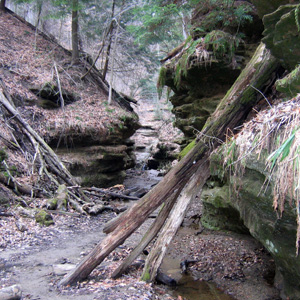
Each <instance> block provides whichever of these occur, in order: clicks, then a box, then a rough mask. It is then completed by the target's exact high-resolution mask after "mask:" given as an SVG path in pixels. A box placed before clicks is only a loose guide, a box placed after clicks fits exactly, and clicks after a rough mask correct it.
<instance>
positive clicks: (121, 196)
mask: <svg viewBox="0 0 300 300" xmlns="http://www.w3.org/2000/svg"><path fill="white" fill-rule="evenodd" d="M84 190H85V191H95V192H98V193H101V194H105V195H109V196H112V197H115V198H121V199H125V200H139V199H140V198H138V197H133V196H128V195H124V194H119V193H115V192H111V191H107V190H104V189H100V188H96V187H91V188H84ZM90 195H94V196H98V197H99V195H97V194H91V193H90Z"/></svg>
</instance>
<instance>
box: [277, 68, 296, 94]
mask: <svg viewBox="0 0 300 300" xmlns="http://www.w3.org/2000/svg"><path fill="white" fill-rule="evenodd" d="M276 89H277V91H279V92H282V93H284V94H285V95H286V96H287V97H290V98H293V97H295V96H296V95H297V94H298V93H300V66H297V67H296V68H295V69H294V70H293V71H292V72H291V73H289V74H288V75H286V76H285V77H284V78H282V79H279V80H277V81H276Z"/></svg>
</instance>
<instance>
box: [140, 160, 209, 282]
mask: <svg viewBox="0 0 300 300" xmlns="http://www.w3.org/2000/svg"><path fill="white" fill-rule="evenodd" d="M202 161H203V163H202V164H200V165H199V167H198V169H197V170H196V172H195V173H194V174H193V176H192V178H191V179H190V180H189V182H188V184H187V185H186V186H185V187H184V188H183V189H182V191H181V193H180V195H179V197H178V200H177V203H176V204H175V206H174V208H173V210H172V211H171V213H170V216H169V219H168V221H167V223H166V224H165V225H164V226H163V228H162V230H161V233H160V235H159V237H158V239H157V240H156V242H155V244H154V247H153V248H152V249H151V252H150V254H149V255H148V257H147V260H146V263H145V267H144V270H143V274H142V280H144V281H149V282H151V281H154V280H155V278H156V275H157V272H158V269H159V267H160V265H161V263H162V260H163V258H164V256H165V253H166V251H167V249H168V246H169V244H170V242H171V241H172V239H173V237H174V235H175V234H176V232H177V230H178V228H179V226H180V225H181V223H182V221H183V219H184V216H185V213H186V211H187V209H188V207H189V204H190V203H191V201H193V200H194V198H195V197H196V196H197V195H198V193H199V192H200V190H202V187H203V185H204V184H205V182H206V180H207V179H208V177H209V175H210V171H209V162H208V158H207V157H206V156H204V157H203V158H202Z"/></svg>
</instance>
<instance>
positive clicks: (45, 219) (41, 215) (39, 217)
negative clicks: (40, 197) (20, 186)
mask: <svg viewBox="0 0 300 300" xmlns="http://www.w3.org/2000/svg"><path fill="white" fill-rule="evenodd" d="M35 221H36V222H37V223H39V224H41V225H44V226H50V225H53V224H54V221H53V218H52V216H51V215H50V214H48V213H47V212H46V211H44V210H40V211H39V212H38V213H37V214H36V215H35Z"/></svg>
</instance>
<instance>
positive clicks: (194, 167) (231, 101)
mask: <svg viewBox="0 0 300 300" xmlns="http://www.w3.org/2000/svg"><path fill="white" fill-rule="evenodd" d="M278 68H279V63H278V62H277V61H276V60H275V59H274V58H273V57H272V56H271V54H270V52H269V51H268V50H266V48H265V46H264V44H261V45H260V46H259V47H258V49H257V50H256V53H255V54H254V56H253V58H252V59H251V61H250V62H249V63H248V65H247V66H246V68H245V69H244V70H243V71H242V73H241V75H240V76H239V78H238V79H237V81H236V82H235V83H234V85H233V86H232V88H231V89H230V90H229V91H228V93H227V94H226V96H225V97H224V98H223V100H222V101H221V103H220V104H219V106H218V107H217V109H216V111H215V113H214V114H213V115H212V116H211V118H209V120H208V121H207V122H206V125H205V126H204V129H203V132H202V133H201V136H199V138H198V139H197V144H196V145H195V146H194V148H193V149H192V150H191V151H190V152H189V153H188V154H187V155H186V156H185V157H184V158H183V159H182V160H181V161H180V162H179V163H178V164H177V165H176V166H175V167H174V168H173V169H172V170H170V171H169V173H168V174H167V175H166V176H165V177H164V178H163V180H162V181H161V182H160V183H159V184H158V185H156V186H155V187H154V188H153V189H152V190H151V191H150V192H149V193H148V194H146V195H145V196H144V197H143V198H141V200H139V201H138V202H136V203H135V204H134V205H133V206H132V207H131V208H130V209H128V210H127V211H126V212H124V213H123V214H122V215H120V216H119V217H118V218H116V219H114V220H113V221H112V222H110V223H109V225H108V226H106V228H105V232H109V234H108V236H107V237H106V238H104V239H103V241H102V242H100V243H99V244H98V245H97V246H96V247H95V248H94V249H93V250H92V252H91V253H90V254H89V255H87V256H86V257H85V258H84V259H83V260H82V261H81V262H80V264H79V265H78V266H77V267H76V268H75V269H74V270H72V271H71V272H70V273H69V274H68V275H67V276H66V277H65V278H63V279H62V280H61V281H60V282H59V285H60V286H62V285H68V284H73V283H75V282H77V281H79V280H82V279H85V278H86V277H87V276H88V275H89V274H90V273H91V272H92V270H93V269H94V268H95V267H96V266H98V265H99V264H100V263H101V262H102V261H103V260H104V259H105V257H106V256H107V255H108V254H109V253H110V252H111V251H113V250H114V249H115V248H116V247H117V246H119V245H121V244H122V243H123V242H124V241H125V240H126V238H127V237H128V236H130V235H131V234H132V233H133V232H134V231H135V230H136V229H137V228H138V227H139V226H140V225H141V224H142V223H143V222H144V221H145V220H146V219H147V218H148V216H149V215H150V214H151V213H152V212H153V211H154V210H155V209H156V208H158V207H159V206H160V205H161V204H162V203H163V202H164V201H166V200H168V201H171V202H173V201H176V199H177V198H178V196H179V195H180V194H181V191H182V190H183V189H184V187H185V186H186V184H187V183H188V182H189V180H190V179H191V178H193V180H195V181H197V180H196V177H193V175H194V174H195V173H196V172H197V173H198V172H199V173H200V174H199V173H198V174H199V180H200V181H199V186H201V185H202V184H203V182H201V180H202V181H203V180H205V178H206V176H208V175H209V174H207V170H206V168H207V167H206V166H205V167H204V165H203V163H204V162H205V160H206V159H207V158H208V157H209V155H210V153H211V152H212V151H213V150H214V149H215V148H216V147H217V146H218V145H219V143H220V140H221V141H222V140H225V138H226V133H227V131H228V130H231V131H234V128H235V127H237V126H239V125H241V124H242V122H243V121H244V120H245V118H246V116H247V115H248V113H249V112H250V111H251V109H252V107H253V106H254V105H255V104H256V103H257V102H258V101H260V100H261V95H257V94H256V91H255V90H254V89H253V88H252V87H251V86H255V87H256V88H257V89H259V90H260V91H262V92H263V93H265V91H266V89H267V88H268V87H269V86H271V85H272V84H273V81H272V80H271V79H272V78H274V79H275V75H276V70H277V69H278ZM200 170H203V171H204V174H205V175H206V176H202V174H201V172H200ZM190 188H191V185H190V186H187V189H186V191H189V190H190ZM185 197H187V196H185ZM182 202H184V201H182ZM172 218H173V219H174V218H177V216H175V215H173V216H172ZM174 228H175V227H174ZM154 273H155V272H153V274H154ZM155 275H156V274H155ZM153 277H154V276H151V279H152V278H153Z"/></svg>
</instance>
